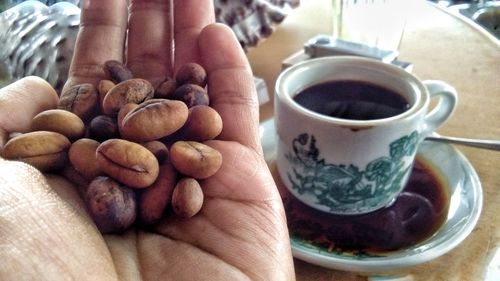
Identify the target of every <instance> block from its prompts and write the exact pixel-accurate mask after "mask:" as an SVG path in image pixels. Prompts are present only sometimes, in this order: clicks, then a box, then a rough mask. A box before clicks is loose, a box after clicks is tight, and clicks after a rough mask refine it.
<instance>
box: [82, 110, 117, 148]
mask: <svg viewBox="0 0 500 281" xmlns="http://www.w3.org/2000/svg"><path fill="white" fill-rule="evenodd" d="M119 136H120V133H119V132H118V124H117V122H116V118H113V117H109V116H107V115H99V116H96V117H95V118H94V119H92V121H90V124H89V137H90V138H91V139H94V140H96V141H99V142H103V141H105V140H109V139H114V138H118V137H119Z"/></svg>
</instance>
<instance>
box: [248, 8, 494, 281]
mask: <svg viewBox="0 0 500 281" xmlns="http://www.w3.org/2000/svg"><path fill="white" fill-rule="evenodd" d="M330 3H331V1H330V0H309V1H301V6H300V7H299V8H297V9H296V10H293V11H292V12H291V13H290V15H289V16H288V17H287V18H286V19H285V21H284V22H283V23H282V24H281V25H279V26H278V27H277V29H276V30H275V32H274V33H273V34H272V36H271V37H269V38H267V39H266V40H265V41H263V42H261V43H260V44H259V45H258V46H257V47H255V48H253V49H251V50H249V52H248V58H249V60H250V62H251V65H252V68H253V71H254V74H255V75H256V76H258V77H262V78H263V79H264V80H265V81H266V83H267V87H268V89H269V92H270V94H271V95H272V92H273V89H274V83H275V81H276V78H277V76H278V74H279V73H280V70H281V62H282V61H283V59H285V58H286V57H288V56H290V55H291V54H293V53H295V52H296V51H298V50H300V49H301V48H302V46H303V44H304V42H305V41H306V40H307V39H309V38H311V37H313V36H315V35H317V34H331V30H332V24H331V23H332V21H331V9H330V5H331V4H330ZM408 8H409V9H411V11H412V12H411V14H410V16H409V17H408V19H407V24H406V27H405V32H404V36H403V38H402V41H401V45H400V49H399V51H400V56H399V59H400V60H403V61H409V62H412V63H413V64H414V70H413V73H414V74H415V75H416V76H418V77H420V78H421V79H440V80H444V81H446V82H448V83H450V84H451V85H453V86H454V87H455V88H456V89H457V91H458V93H459V104H458V107H457V110H456V111H455V114H454V115H453V116H452V117H451V119H450V120H449V121H448V123H447V124H446V125H445V126H443V127H442V128H441V129H440V130H439V133H441V134H443V135H450V136H462V137H470V138H486V139H500V121H499V120H500V44H499V43H498V42H499V41H495V40H493V39H492V37H491V36H488V35H487V34H485V33H483V32H481V31H480V30H479V29H477V27H476V26H474V25H471V24H470V22H467V21H464V20H463V19H462V18H459V17H456V16H454V15H451V14H449V13H447V12H445V11H443V10H442V9H440V8H437V7H436V6H433V5H431V4H428V3H426V2H424V1H411V2H410V4H409V6H408ZM271 99H272V96H271ZM272 111H273V104H272V102H269V103H267V104H265V105H263V106H261V121H262V120H266V119H268V118H271V117H272ZM457 148H458V149H459V150H460V151H461V152H462V153H463V154H464V155H465V156H466V157H467V158H468V159H469V161H470V162H471V163H472V165H473V166H474V168H475V169H476V171H477V173H478V175H479V178H480V180H481V183H482V187H483V194H484V203H483V211H482V214H481V217H480V220H479V222H478V224H477V226H476V228H475V229H474V231H473V232H472V233H471V234H470V235H469V236H468V237H467V238H466V240H465V241H464V242H463V243H462V244H460V245H459V246H458V247H456V248H455V249H453V250H452V251H450V252H449V253H447V254H445V255H443V256H441V257H439V258H437V259H435V260H433V261H430V262H427V263H424V264H421V265H418V266H415V267H412V268H408V269H405V270H401V271H400V272H396V273H398V274H401V275H402V276H406V277H405V278H409V279H401V280H446V281H453V280H457V281H459V280H460V281H467V280H471V281H477V280H488V281H490V280H491V281H492V280H500V215H498V212H499V211H500V152H494V151H488V150H481V149H476V148H469V147H464V146H457ZM295 269H296V275H297V280H299V281H309V280H310V281H312V280H314V281H324V280H371V279H370V278H371V277H367V276H360V275H357V274H355V273H349V272H341V271H336V270H331V269H325V268H321V267H318V266H315V265H311V264H308V263H305V262H303V261H300V260H297V259H296V260H295ZM495 273H496V274H498V275H493V274H495ZM488 278H489V279H488ZM391 280H392V279H391Z"/></svg>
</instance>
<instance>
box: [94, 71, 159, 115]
mask: <svg viewBox="0 0 500 281" xmlns="http://www.w3.org/2000/svg"><path fill="white" fill-rule="evenodd" d="M153 94H154V89H153V86H152V85H151V83H149V82H148V81H147V80H144V79H139V78H134V79H129V80H125V81H123V82H121V83H119V84H117V85H116V86H114V87H113V88H111V89H110V90H109V91H108V93H107V94H106V96H105V97H104V100H103V101H102V110H103V112H104V114H106V115H110V116H116V115H117V114H118V111H119V110H120V109H121V108H122V107H123V106H124V105H125V104H127V103H136V104H140V103H142V102H143V101H145V100H148V99H150V98H152V97H153Z"/></svg>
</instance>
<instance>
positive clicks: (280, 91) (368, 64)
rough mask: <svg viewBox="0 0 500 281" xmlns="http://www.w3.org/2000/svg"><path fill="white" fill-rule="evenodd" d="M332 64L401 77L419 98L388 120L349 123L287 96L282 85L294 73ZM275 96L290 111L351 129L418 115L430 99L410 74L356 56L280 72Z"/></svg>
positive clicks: (311, 62)
mask: <svg viewBox="0 0 500 281" xmlns="http://www.w3.org/2000/svg"><path fill="white" fill-rule="evenodd" d="M331 63H335V64H337V65H340V64H344V65H345V64H349V65H355V64H356V67H358V68H360V69H370V70H375V71H378V72H386V73H388V74H390V75H397V76H400V77H402V79H405V80H406V81H408V82H409V83H410V84H411V85H410V86H411V87H412V88H413V89H414V91H415V92H420V95H417V96H416V100H415V102H414V103H413V104H412V105H411V107H410V108H409V109H408V110H406V111H404V112H403V113H401V114H398V115H395V116H391V117H387V118H381V119H373V120H350V119H343V118H337V117H331V116H326V115H323V114H320V113H317V112H315V111H312V110H310V109H307V108H305V107H303V106H302V105H300V104H299V103H297V102H296V101H295V100H294V99H293V98H292V96H293V95H292V94H293V93H290V92H289V91H288V89H286V87H285V85H286V83H285V82H286V81H287V79H290V76H293V75H294V74H296V73H297V72H300V71H304V70H305V69H307V68H311V67H318V66H319V65H325V64H331ZM275 96H276V98H277V99H280V100H281V101H282V102H283V103H284V104H286V105H287V106H288V107H289V108H291V109H293V110H294V111H296V112H300V113H302V114H305V115H306V116H308V117H311V118H314V119H317V120H321V121H324V122H328V123H334V124H337V125H340V126H349V127H354V128H361V127H366V126H379V125H385V124H388V123H391V122H394V121H396V120H402V119H406V118H409V117H412V116H415V115H417V114H418V112H420V111H421V110H424V109H425V108H427V105H428V103H429V99H430V97H429V94H428V91H427V88H426V87H425V86H424V85H423V83H422V82H421V81H420V80H419V79H418V78H417V77H415V76H414V75H413V74H411V73H409V72H407V71H405V70H403V69H401V68H399V67H397V66H395V65H392V64H389V63H385V62H382V61H378V60H375V59H372V58H365V57H357V56H330V57H319V58H312V59H309V60H305V61H302V62H299V63H297V64H295V65H292V66H290V67H288V68H287V69H285V70H283V71H282V72H281V73H280V75H279V76H278V78H277V79H276V84H275Z"/></svg>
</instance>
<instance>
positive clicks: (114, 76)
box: [104, 60, 134, 83]
mask: <svg viewBox="0 0 500 281" xmlns="http://www.w3.org/2000/svg"><path fill="white" fill-rule="evenodd" d="M104 67H105V68H106V70H107V71H108V74H109V77H110V78H111V80H113V82H115V83H120V82H123V81H125V80H129V79H132V78H134V76H133V75H132V72H131V71H130V69H128V68H127V67H126V66H125V65H123V63H121V62H119V61H116V60H108V61H106V62H105V63H104Z"/></svg>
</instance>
